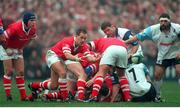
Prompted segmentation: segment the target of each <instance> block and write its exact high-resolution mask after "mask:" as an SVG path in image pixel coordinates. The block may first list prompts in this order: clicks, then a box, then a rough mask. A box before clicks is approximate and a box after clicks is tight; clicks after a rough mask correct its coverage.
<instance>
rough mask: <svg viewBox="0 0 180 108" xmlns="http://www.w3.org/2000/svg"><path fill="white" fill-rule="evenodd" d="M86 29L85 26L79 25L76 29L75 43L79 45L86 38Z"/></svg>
mask: <svg viewBox="0 0 180 108" xmlns="http://www.w3.org/2000/svg"><path fill="white" fill-rule="evenodd" d="M87 36H88V35H87V30H86V28H85V27H80V28H78V29H77V30H76V36H75V37H76V39H75V42H76V45H81V44H83V43H84V42H85V41H86V40H87Z"/></svg>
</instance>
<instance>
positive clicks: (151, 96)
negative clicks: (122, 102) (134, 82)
mask: <svg viewBox="0 0 180 108" xmlns="http://www.w3.org/2000/svg"><path fill="white" fill-rule="evenodd" d="M149 83H150V84H151V88H150V89H149V91H148V92H147V93H146V94H144V95H143V96H140V97H133V98H132V101H133V102H148V101H154V99H155V97H156V90H155V88H154V86H153V84H152V83H151V82H149Z"/></svg>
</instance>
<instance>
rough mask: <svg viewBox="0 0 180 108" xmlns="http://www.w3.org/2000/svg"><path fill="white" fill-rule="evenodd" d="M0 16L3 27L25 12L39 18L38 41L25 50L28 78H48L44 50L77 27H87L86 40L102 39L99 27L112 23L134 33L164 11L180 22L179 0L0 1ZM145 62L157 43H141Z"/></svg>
mask: <svg viewBox="0 0 180 108" xmlns="http://www.w3.org/2000/svg"><path fill="white" fill-rule="evenodd" d="M0 1H1V3H0V15H1V17H2V18H3V23H4V26H5V28H6V26H7V25H8V24H10V23H12V22H14V21H17V20H19V19H20V18H21V17H22V14H23V13H24V12H25V11H34V12H35V13H36V14H37V17H38V21H37V23H38V39H37V40H36V41H33V42H32V43H31V44H29V45H28V46H27V47H26V48H25V50H24V58H25V65H26V66H25V74H26V77H27V78H47V77H48V76H47V75H49V73H50V72H48V71H49V70H48V68H47V66H46V62H45V54H46V50H47V49H48V48H50V47H51V46H52V45H54V44H55V43H56V42H57V41H59V40H61V39H62V38H63V37H65V36H69V35H72V34H74V31H75V30H76V28H77V27H79V26H86V27H87V30H88V34H89V40H91V39H95V38H98V37H103V35H104V34H102V32H101V30H100V25H101V23H102V22H103V21H105V20H106V21H111V22H112V23H113V24H114V25H116V26H117V27H125V28H128V29H130V30H132V31H133V32H134V34H136V33H138V32H139V31H141V30H143V29H144V28H145V27H147V26H149V25H153V24H156V23H158V17H159V15H160V14H161V13H163V12H166V13H169V14H170V16H171V20H172V21H173V22H176V23H179V22H180V6H179V5H180V0H159V1H158V2H157V0H0ZM142 45H143V51H144V55H145V59H144V62H145V64H146V65H147V66H152V65H153V64H154V63H155V58H156V44H154V43H153V42H152V41H145V42H143V43H142ZM1 74H2V73H1Z"/></svg>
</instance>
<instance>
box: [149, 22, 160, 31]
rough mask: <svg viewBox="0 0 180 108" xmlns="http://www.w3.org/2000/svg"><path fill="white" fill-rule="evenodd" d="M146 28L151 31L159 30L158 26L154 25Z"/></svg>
mask: <svg viewBox="0 0 180 108" xmlns="http://www.w3.org/2000/svg"><path fill="white" fill-rule="evenodd" d="M147 28H151V30H156V29H159V28H160V24H159V23H158V24H154V25H151V26H148V27H147Z"/></svg>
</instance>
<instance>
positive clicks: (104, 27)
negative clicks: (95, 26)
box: [101, 21, 112, 30]
mask: <svg viewBox="0 0 180 108" xmlns="http://www.w3.org/2000/svg"><path fill="white" fill-rule="evenodd" d="M111 26H112V24H111V23H110V22H108V21H104V22H103V23H102V24H101V30H105V29H106V28H107V27H111Z"/></svg>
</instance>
